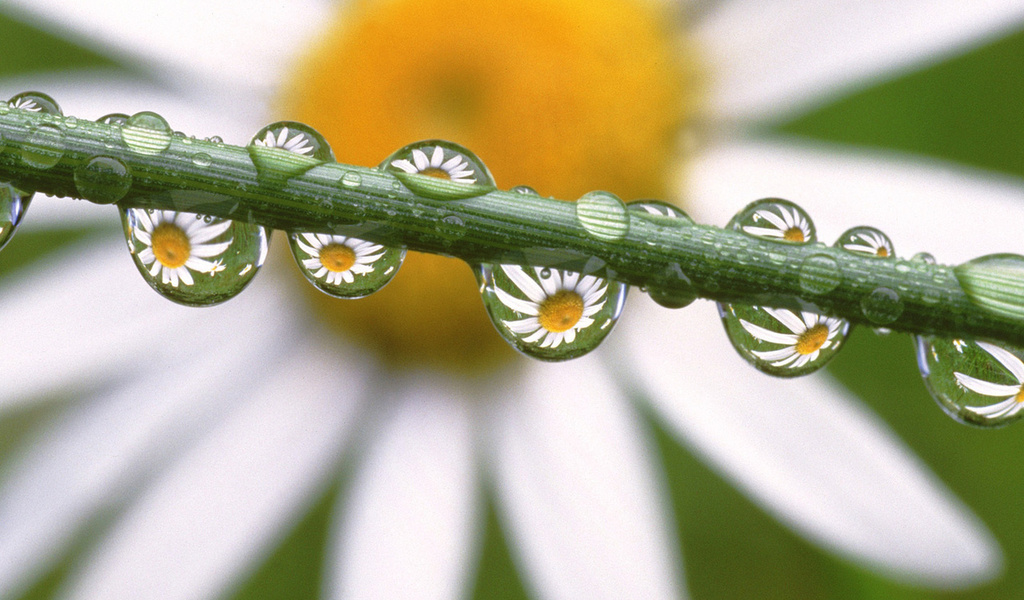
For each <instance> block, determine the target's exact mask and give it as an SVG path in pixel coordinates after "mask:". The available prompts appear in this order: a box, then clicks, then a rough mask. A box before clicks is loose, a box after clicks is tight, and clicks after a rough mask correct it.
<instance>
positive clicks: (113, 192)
mask: <svg viewBox="0 0 1024 600" xmlns="http://www.w3.org/2000/svg"><path fill="white" fill-rule="evenodd" d="M75 187H76V188H78V193H79V194H80V195H81V196H82V198H85V199H86V200H89V201H90V202H95V203H96V204H113V203H114V202H117V201H118V200H120V199H121V198H124V197H125V194H127V193H128V190H129V189H131V187H132V173H131V171H130V170H129V169H128V167H127V166H126V165H125V164H124V163H123V162H121V161H120V160H118V159H116V158H113V157H110V156H95V157H93V158H91V159H89V161H88V162H86V163H85V164H82V165H79V166H78V167H77V168H76V169H75Z"/></svg>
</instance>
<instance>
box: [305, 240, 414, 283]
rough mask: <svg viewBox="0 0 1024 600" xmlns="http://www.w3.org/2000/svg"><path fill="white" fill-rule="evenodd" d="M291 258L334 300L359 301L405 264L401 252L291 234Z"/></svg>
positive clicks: (363, 243)
mask: <svg viewBox="0 0 1024 600" xmlns="http://www.w3.org/2000/svg"><path fill="white" fill-rule="evenodd" d="M288 242H289V244H290V245H291V250H292V256H294V257H295V262H296V263H298V265H299V270H300V271H302V274H303V275H304V276H305V277H306V279H308V280H309V282H310V283H312V284H313V285H314V286H316V288H317V289H319V290H320V291H322V292H324V293H326V294H328V295H331V296H334V297H336V298H362V297H364V296H369V295H370V294H372V293H374V292H376V291H377V290H379V289H381V288H382V287H384V286H385V285H387V284H388V283H389V282H390V281H391V279H392V278H394V276H395V275H396V274H397V273H398V268H399V267H401V266H402V261H403V260H405V249H404V248H388V247H385V246H382V245H380V244H374V243H373V242H368V241H366V240H361V239H359V238H354V237H347V236H343V235H331V234H327V233H290V234H288Z"/></svg>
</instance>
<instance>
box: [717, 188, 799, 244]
mask: <svg viewBox="0 0 1024 600" xmlns="http://www.w3.org/2000/svg"><path fill="white" fill-rule="evenodd" d="M728 227H730V228H732V229H735V230H736V231H742V232H743V233H745V234H747V235H751V236H753V237H757V238H762V239H766V240H772V241H775V242H786V243H790V244H808V243H810V242H813V241H815V239H817V234H816V232H815V230H814V222H813V221H811V217H810V216H809V215H808V214H807V213H806V212H804V209H802V208H800V207H799V206H797V205H796V204H793V203H792V202H790V201H789V200H782V199H780V198H765V199H763V200H755V201H754V202H751V203H750V204H748V205H747V207H746V208H744V209H743V210H741V211H740V212H739V213H737V214H736V216H734V217H733V218H732V220H730V221H729V225H728Z"/></svg>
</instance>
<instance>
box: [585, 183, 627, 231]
mask: <svg viewBox="0 0 1024 600" xmlns="http://www.w3.org/2000/svg"><path fill="white" fill-rule="evenodd" d="M576 219H577V220H578V221H579V222H580V225H581V226H582V227H583V229H584V230H585V231H586V232H587V233H589V234H590V235H591V236H593V237H595V238H597V239H599V240H605V241H608V242H614V241H618V240H621V239H622V238H624V237H626V234H627V233H629V212H628V211H627V210H626V205H625V203H623V202H622V200H620V199H619V197H618V196H616V195H615V194H612V193H609V192H600V191H598V192H589V193H587V194H584V195H583V196H581V197H580V199H579V200H577V201H576Z"/></svg>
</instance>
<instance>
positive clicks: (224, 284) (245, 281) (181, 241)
mask: <svg viewBox="0 0 1024 600" xmlns="http://www.w3.org/2000/svg"><path fill="white" fill-rule="evenodd" d="M121 223H122V225H123V227H124V232H125V239H126V241H127V243H128V250H129V252H130V253H131V255H132V258H133V259H134V261H135V266H136V267H138V269H139V272H140V273H142V276H143V278H144V279H145V280H146V282H147V283H149V285H150V286H151V287H152V288H153V289H154V290H156V291H157V292H158V293H159V294H160V295H162V296H164V297H165V298H167V299H169V300H172V301H174V302H177V303H179V304H184V305H187V306H210V305H213V304H219V303H221V302H224V301H225V300H229V299H231V298H233V297H235V296H237V295H238V294H239V293H240V292H241V291H242V290H243V289H245V287H246V286H247V285H249V282H250V281H252V278H253V277H254V276H255V275H256V273H257V272H258V271H259V268H260V267H261V266H262V265H263V262H264V260H266V257H267V244H268V236H267V231H266V229H265V228H263V227H262V226H260V225H255V224H250V223H244V222H241V221H232V220H228V219H220V218H217V217H211V216H209V215H200V214H194V213H186V212H175V211H163V210H152V209H141V208H128V209H124V208H122V209H121Z"/></svg>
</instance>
